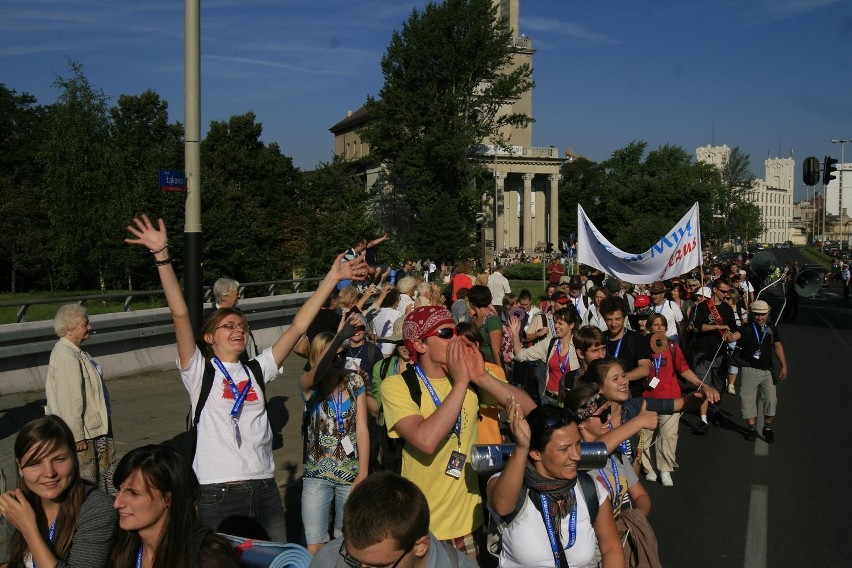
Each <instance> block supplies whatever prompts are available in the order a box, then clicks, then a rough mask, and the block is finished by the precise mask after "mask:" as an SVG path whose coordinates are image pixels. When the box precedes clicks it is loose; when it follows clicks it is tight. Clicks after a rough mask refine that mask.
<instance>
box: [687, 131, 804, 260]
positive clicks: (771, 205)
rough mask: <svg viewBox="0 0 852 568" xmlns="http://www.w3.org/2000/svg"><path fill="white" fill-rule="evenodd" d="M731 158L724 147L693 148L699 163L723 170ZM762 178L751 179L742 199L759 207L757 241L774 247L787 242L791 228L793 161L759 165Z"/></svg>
mask: <svg viewBox="0 0 852 568" xmlns="http://www.w3.org/2000/svg"><path fill="white" fill-rule="evenodd" d="M730 155H731V149H730V148H729V147H728V146H727V145H722V146H701V147H700V148H696V150H695V156H696V158H697V159H698V160H699V161H702V162H705V163H709V164H713V165H715V166H716V167H718V168H719V169H721V168H722V167H724V165H725V163H726V162H727V160H728V158H729V157H730ZM763 164H764V171H765V179H756V180H754V185H752V187H751V188H749V189H748V190H747V191H746V199H747V200H748V201H750V202H752V203H754V204H756V205H757V206H758V207H759V208H760V219H761V222H762V224H763V231H762V232H761V234H760V237H759V239H758V240H760V242H762V243H767V244H774V243H783V242H785V241H789V240H791V237H792V232H793V230H794V229H793V228H792V227H791V223H792V221H793V189H794V187H795V186H794V179H795V175H796V162H795V160H793V158H767V159H766V161H764V162H763Z"/></svg>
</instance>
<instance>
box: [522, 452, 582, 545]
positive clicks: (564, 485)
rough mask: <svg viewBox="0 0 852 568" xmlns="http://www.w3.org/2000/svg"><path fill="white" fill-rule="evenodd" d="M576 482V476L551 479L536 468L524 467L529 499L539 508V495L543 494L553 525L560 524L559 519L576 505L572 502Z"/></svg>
mask: <svg viewBox="0 0 852 568" xmlns="http://www.w3.org/2000/svg"><path fill="white" fill-rule="evenodd" d="M576 484H577V478H576V477H575V478H574V479H551V478H549V477H544V476H543V475H541V474H540V473H539V472H537V471H536V469H535V468H534V467H533V466H532V465H529V464H527V466H526V467H525V468H524V486H525V487H526V488H527V489H529V494H530V499H531V500H532V502H533V504H534V505H535V507H536V509H538V508H539V506H540V504H539V503H540V502H539V495H544V496H546V497H547V498H548V503H549V504H550V510H549V511H548V514H549V515H550V518H551V519H553V520H554V523H553V526H555V527H557V530H558V527H559V525H560V524H561V519H562V518H564V517H566V516H568V513H570V512H571V509H573V508H574V507H575V506H576V503H575V502H574V492H573V491H572V489H574V486H575V485H576Z"/></svg>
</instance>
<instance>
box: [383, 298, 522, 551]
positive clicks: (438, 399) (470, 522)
mask: <svg viewBox="0 0 852 568" xmlns="http://www.w3.org/2000/svg"><path fill="white" fill-rule="evenodd" d="M402 335H403V340H404V341H405V346H406V347H407V348H408V350H409V352H410V353H411V354H412V357H413V359H414V363H415V364H414V365H410V366H409V368H408V369H407V370H406V371H405V372H404V373H403V375H396V376H392V377H388V378H387V379H385V380H384V381H383V382H382V386H381V392H382V402H383V405H384V410H385V424H386V426H387V428H388V434H389V435H390V436H391V437H392V438H403V439H404V440H405V446H404V449H403V453H402V475H403V477H406V478H408V479H410V480H411V481H413V482H414V483H415V484H417V485H418V487H420V489H421V490H422V491H423V493H424V494H425V495H426V500H427V502H428V503H429V510H430V518H431V522H430V530H431V531H432V533H433V534H434V535H435V537H436V538H438V539H439V540H444V541H451V542H452V543H453V545H454V546H455V547H456V548H457V549H459V550H461V551H462V552H464V553H466V554H467V555H468V556H469V557H471V558H472V559H474V560H475V559H476V545H477V538H478V532H479V530H478V529H479V528H480V527H481V526H482V523H483V511H482V500H481V498H480V495H479V485H478V482H477V477H476V472H474V471H473V468H472V467H471V465H470V459H469V457H470V448H471V446H472V445H473V444H474V443H475V441H476V436H477V409H478V407H479V397H478V396H477V394H476V392H475V390H474V388H472V387H476V389H477V390H478V391H479V392H481V393H488V394H490V395H491V396H493V397H494V399H496V400H498V401H500V402H501V404H505V403H506V401H507V400H509V399H510V398H511V397H514V400H515V401H516V402H518V403H519V404H521V406H522V408H523V409H524V412H528V411H530V410H532V409H533V408H534V407H535V404H534V403H533V401H532V399H530V397H529V396H528V395H527V394H526V393H525V392H523V391H522V390H520V389H518V388H516V387H513V386H511V385H508V384H506V383H504V382H500V381H499V380H497V379H496V378H494V377H493V376H492V375H490V374H489V373H488V372H486V370H485V365H484V362H483V360H482V356H481V355H480V354H479V351H478V350H477V349H476V347H475V346H474V345H473V344H472V343H471V342H470V341H469V340H467V339H465V338H462V337H458V336H457V332H456V326H455V321H454V320H453V317H452V315H451V314H450V312H449V311H448V310H447V309H446V308H443V307H439V306H426V307H421V308H417V309H415V310H414V311H412V312H411V313H410V314H409V315H408V316H407V317H406V319H405V322H404V323H403V328H402ZM406 373H407V374H408V375H407V376H405V374H406ZM409 384H416V385H417V386H418V387H419V389H420V393H419V394H420V400H419V401H416V400H414V399H413V398H412V391H411V389H410V388H409V386H408V385H409ZM415 392H416V391H415Z"/></svg>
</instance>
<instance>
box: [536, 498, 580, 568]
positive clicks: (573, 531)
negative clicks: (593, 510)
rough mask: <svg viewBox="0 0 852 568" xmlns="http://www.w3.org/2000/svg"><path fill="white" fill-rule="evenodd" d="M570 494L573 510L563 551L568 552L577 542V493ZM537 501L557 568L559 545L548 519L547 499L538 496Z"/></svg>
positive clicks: (558, 563) (548, 507)
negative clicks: (572, 497) (566, 543)
mask: <svg viewBox="0 0 852 568" xmlns="http://www.w3.org/2000/svg"><path fill="white" fill-rule="evenodd" d="M571 493H573V494H574V508H573V509H571V515H570V517H569V520H568V546H566V547H565V550H568V549H569V548H571V547H572V546H574V543H575V542H577V493H576V491H574V490H573V489H572V490H571ZM538 499H539V502H540V503H541V516H542V517H544V526H545V528H546V529H547V539H548V540H549V541H550V550H551V551H552V552H553V559H554V560H556V566H557V567H558V566H561V565H562V564H561V563H560V562H559V543H558V542H557V540H556V529H555V528H554V527H553V519H551V518H550V506H549V504H548V499H547V497H546V496H545V495H539V496H538Z"/></svg>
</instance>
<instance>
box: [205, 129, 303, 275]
mask: <svg viewBox="0 0 852 568" xmlns="http://www.w3.org/2000/svg"><path fill="white" fill-rule="evenodd" d="M262 132H263V125H261V124H259V123H257V122H256V117H255V115H254V113H252V112H248V113H246V114H243V115H239V116H232V117H231V118H230V119H229V120H228V121H227V122H225V121H214V122H212V123H211V124H210V129H209V130H208V132H207V136H205V138H204V140H203V141H202V144H201V157H202V170H203V172H204V181H203V185H202V187H203V189H202V194H201V210H202V219H201V220H202V226H203V231H204V258H205V262H204V266H205V273H206V274H207V275H208V276H209V278H211V279H215V278H218V277H220V276H230V277H232V278H236V279H238V280H243V281H260V280H272V279H277V278H282V277H283V275H284V274H285V273H286V272H287V271H289V270H292V268H293V262H292V259H290V258H288V257H287V256H286V254H285V242H284V238H283V234H284V227H283V212H284V211H286V210H287V209H288V208H289V207H291V206H292V200H293V196H294V194H295V191H296V188H297V184H298V180H299V171H298V170H297V169H296V168H295V167H294V166H293V161H292V159H291V158H289V157H287V156H285V155H283V154H282V153H281V149H280V148H279V147H278V145H277V144H269V145H268V146H267V145H265V144H264V143H263V141H262V140H261V139H260V136H261V134H262ZM301 229H302V230H305V229H306V227H305V226H303V227H301Z"/></svg>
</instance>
